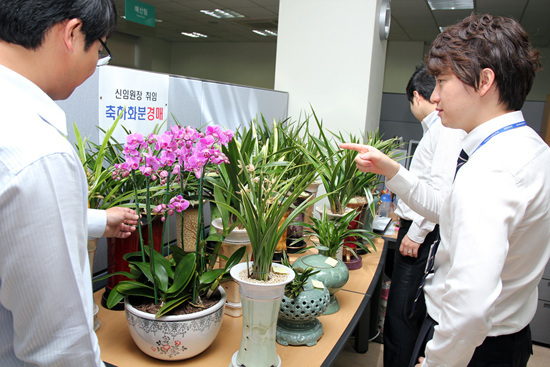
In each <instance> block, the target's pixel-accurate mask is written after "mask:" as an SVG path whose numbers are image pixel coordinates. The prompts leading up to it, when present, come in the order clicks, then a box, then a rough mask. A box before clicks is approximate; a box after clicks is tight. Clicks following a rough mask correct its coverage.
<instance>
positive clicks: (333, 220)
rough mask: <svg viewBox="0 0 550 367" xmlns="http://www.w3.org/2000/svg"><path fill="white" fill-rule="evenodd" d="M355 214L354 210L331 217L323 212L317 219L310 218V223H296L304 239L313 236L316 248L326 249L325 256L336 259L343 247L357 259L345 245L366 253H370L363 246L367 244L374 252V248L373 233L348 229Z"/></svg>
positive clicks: (358, 229) (359, 229)
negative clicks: (353, 246) (316, 244)
mask: <svg viewBox="0 0 550 367" xmlns="http://www.w3.org/2000/svg"><path fill="white" fill-rule="evenodd" d="M357 214H358V213H357V212H356V211H355V210H351V211H349V212H348V213H346V214H343V215H338V216H334V217H331V216H330V214H329V213H327V211H326V210H324V211H322V213H321V217H320V218H319V219H318V218H315V217H311V223H304V222H298V224H299V225H301V226H303V227H304V231H303V237H304V238H307V237H310V236H315V237H316V238H317V241H318V246H323V247H326V248H327V249H328V250H327V251H326V253H325V255H326V256H328V257H332V258H336V253H337V252H338V250H339V249H340V248H341V247H343V246H345V247H347V248H349V249H350V251H351V253H352V254H353V255H354V256H356V257H357V254H356V253H355V251H354V250H353V249H352V248H351V247H349V246H347V245H346V244H347V243H352V244H355V245H357V246H358V247H360V248H362V249H363V250H365V251H366V252H370V249H369V248H368V247H367V246H366V245H365V243H367V244H368V245H370V247H372V249H374V250H375V251H376V247H375V245H374V242H373V241H372V238H374V237H375V235H374V233H372V232H369V231H367V230H364V229H361V228H355V229H352V228H349V227H350V224H351V223H352V222H353V221H354V220H355V218H356V217H357Z"/></svg>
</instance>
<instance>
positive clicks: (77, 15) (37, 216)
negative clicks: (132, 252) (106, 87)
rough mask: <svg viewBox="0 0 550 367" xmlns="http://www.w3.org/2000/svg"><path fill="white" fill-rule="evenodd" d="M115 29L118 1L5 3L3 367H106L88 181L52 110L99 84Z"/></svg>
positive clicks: (0, 34) (0, 161)
mask: <svg viewBox="0 0 550 367" xmlns="http://www.w3.org/2000/svg"><path fill="white" fill-rule="evenodd" d="M116 19H117V15H116V9H115V5H114V3H113V2H112V0H0V84H1V86H2V88H0V108H1V109H2V117H0V131H2V133H1V134H0V218H1V221H0V223H1V224H0V366H10V367H12V366H14V367H16V366H31V365H32V366H57V367H60V366H67V367H74V366H80V367H88V366H93V367H96V366H104V363H103V362H102V361H101V358H100V351H99V345H98V341H97V337H96V334H95V333H94V332H93V325H92V323H93V298H92V296H93V295H92V282H91V273H90V267H89V261H88V254H87V238H88V230H87V182H86V176H85V174H84V170H83V167H82V164H81V162H80V160H79V158H78V156H77V154H76V152H75V151H74V149H73V147H72V146H71V144H70V143H69V141H68V140H67V139H66V137H65V135H66V121H65V114H64V112H63V111H62V110H61V109H60V108H59V107H58V106H57V104H56V103H55V102H54V100H59V99H66V98H68V97H69V96H70V95H71V93H72V92H73V91H74V89H75V88H76V87H77V86H79V85H80V84H81V83H83V82H84V81H85V80H86V79H87V78H88V77H90V76H91V75H92V73H93V72H94V70H95V68H96V65H97V63H98V56H99V52H100V51H101V50H102V49H103V48H104V45H105V41H106V38H107V37H108V36H109V35H110V33H111V32H112V31H113V30H114V28H115V26H116ZM105 225H106V226H105V229H106V228H107V223H106V224H105ZM115 232H116V231H115Z"/></svg>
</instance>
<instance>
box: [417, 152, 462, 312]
mask: <svg viewBox="0 0 550 367" xmlns="http://www.w3.org/2000/svg"><path fill="white" fill-rule="evenodd" d="M468 158H469V157H468V154H466V152H465V151H464V149H463V150H461V151H460V155H459V156H458V160H457V162H456V171H455V177H456V174H457V173H458V170H459V169H460V167H462V166H463V165H464V163H466V162H468ZM438 246H439V236H438V238H437V240H435V242H434V243H433V244H432V247H431V248H430V254H429V255H428V263H427V264H426V270H425V271H424V276H423V277H422V280H421V281H420V285H419V286H418V290H417V291H416V296H415V298H414V302H413V306H412V309H411V313H410V315H409V317H412V315H413V314H414V311H415V310H416V305H417V303H418V299H419V298H420V296H421V295H422V289H423V288H424V283H425V282H426V278H427V277H428V274H430V273H433V267H434V260H435V253H436V252H437V247H438Z"/></svg>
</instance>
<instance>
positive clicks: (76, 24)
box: [61, 18, 84, 52]
mask: <svg viewBox="0 0 550 367" xmlns="http://www.w3.org/2000/svg"><path fill="white" fill-rule="evenodd" d="M61 35H62V37H63V42H64V44H65V46H66V47H67V49H68V50H69V51H70V52H73V51H74V49H75V47H76V45H77V43H78V42H77V40H79V39H82V38H83V37H84V33H82V21H81V20H80V19H76V18H75V19H70V20H68V21H66V22H65V23H64V25H63V26H62V28H61Z"/></svg>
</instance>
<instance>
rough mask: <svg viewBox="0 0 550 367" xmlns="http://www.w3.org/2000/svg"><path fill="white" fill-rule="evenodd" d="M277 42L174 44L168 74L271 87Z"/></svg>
mask: <svg viewBox="0 0 550 367" xmlns="http://www.w3.org/2000/svg"><path fill="white" fill-rule="evenodd" d="M276 48H277V43H275V42H271V43H264V42H256V43H253V42H249V43H234V42H232V43H211V42H205V43H198V42H197V43H174V44H172V54H171V69H170V71H171V73H173V74H177V75H185V76H190V77H195V78H200V79H209V80H217V81H224V82H228V83H235V84H242V85H250V86H255V87H261V88H269V89H273V85H274V78H275V52H276Z"/></svg>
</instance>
